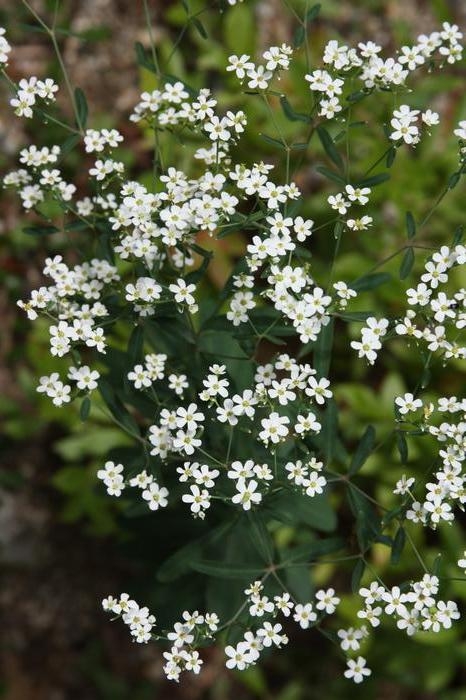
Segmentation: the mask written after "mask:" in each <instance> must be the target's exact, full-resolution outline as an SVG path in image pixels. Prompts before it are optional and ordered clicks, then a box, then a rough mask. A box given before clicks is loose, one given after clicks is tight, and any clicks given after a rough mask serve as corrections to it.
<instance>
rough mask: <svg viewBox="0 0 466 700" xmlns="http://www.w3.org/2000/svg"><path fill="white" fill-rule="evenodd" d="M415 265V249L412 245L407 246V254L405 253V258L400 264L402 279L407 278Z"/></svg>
mask: <svg viewBox="0 0 466 700" xmlns="http://www.w3.org/2000/svg"><path fill="white" fill-rule="evenodd" d="M413 265H414V251H413V249H412V248H411V247H409V248H406V251H405V254H404V255H403V260H402V261H401V265H400V280H405V279H406V278H407V277H408V275H409V273H410V272H411V270H412V269H413Z"/></svg>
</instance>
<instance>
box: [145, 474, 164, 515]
mask: <svg viewBox="0 0 466 700" xmlns="http://www.w3.org/2000/svg"><path fill="white" fill-rule="evenodd" d="M167 496H168V489H166V488H165V486H159V485H158V484H157V483H156V482H155V481H152V482H151V483H150V484H149V487H148V489H147V490H146V491H143V492H142V497H143V499H144V500H145V501H147V502H148V505H149V508H150V509H151V510H158V509H159V508H165V506H166V505H168V500H167Z"/></svg>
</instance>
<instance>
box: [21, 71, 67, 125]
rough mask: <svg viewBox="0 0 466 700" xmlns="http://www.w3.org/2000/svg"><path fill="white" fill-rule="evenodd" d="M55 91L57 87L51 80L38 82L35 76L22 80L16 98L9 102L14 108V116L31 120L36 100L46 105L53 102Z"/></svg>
mask: <svg viewBox="0 0 466 700" xmlns="http://www.w3.org/2000/svg"><path fill="white" fill-rule="evenodd" d="M57 90H58V85H57V84H56V83H54V81H53V80H52V78H46V79H45V80H39V78H37V77H36V76H35V75H33V76H32V77H31V78H22V79H21V80H20V81H19V85H18V90H17V93H16V97H13V98H12V99H11V100H10V105H11V106H12V107H14V108H15V114H17V115H18V117H26V118H27V119H31V118H32V115H33V107H34V105H35V104H36V100H37V99H38V98H39V99H41V100H44V101H45V102H46V103H49V102H53V101H54V100H55V93H56V92H57Z"/></svg>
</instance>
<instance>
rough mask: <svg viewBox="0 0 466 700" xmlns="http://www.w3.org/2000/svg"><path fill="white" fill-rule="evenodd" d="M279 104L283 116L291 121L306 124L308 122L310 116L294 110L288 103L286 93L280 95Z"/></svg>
mask: <svg viewBox="0 0 466 700" xmlns="http://www.w3.org/2000/svg"><path fill="white" fill-rule="evenodd" d="M280 104H281V106H282V109H283V112H284V114H285V117H286V118H287V119H289V120H290V121H291V122H305V123H306V124H310V122H311V118H310V117H308V116H307V115H306V114H300V113H299V112H295V111H294V109H293V108H292V106H291V105H290V103H289V102H288V98H287V97H286V95H280Z"/></svg>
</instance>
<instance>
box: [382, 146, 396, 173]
mask: <svg viewBox="0 0 466 700" xmlns="http://www.w3.org/2000/svg"><path fill="white" fill-rule="evenodd" d="M396 154H397V149H396V147H395V146H392V147H391V148H390V150H389V151H388V153H387V159H386V161H385V165H386V167H387V168H391V167H392V165H393V163H394V162H395V158H396Z"/></svg>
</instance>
